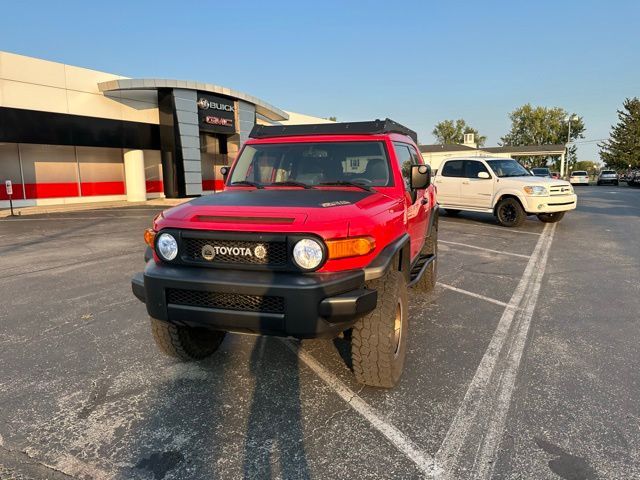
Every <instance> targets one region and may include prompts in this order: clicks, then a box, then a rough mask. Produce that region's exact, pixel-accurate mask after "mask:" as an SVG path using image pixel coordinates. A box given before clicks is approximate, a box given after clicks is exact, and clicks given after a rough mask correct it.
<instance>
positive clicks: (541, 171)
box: [531, 167, 553, 178]
mask: <svg viewBox="0 0 640 480" xmlns="http://www.w3.org/2000/svg"><path fill="white" fill-rule="evenodd" d="M531 173H533V174H534V175H535V176H536V177H548V178H553V177H552V176H551V170H549V169H548V168H546V167H545V168H542V167H540V168H532V169H531Z"/></svg>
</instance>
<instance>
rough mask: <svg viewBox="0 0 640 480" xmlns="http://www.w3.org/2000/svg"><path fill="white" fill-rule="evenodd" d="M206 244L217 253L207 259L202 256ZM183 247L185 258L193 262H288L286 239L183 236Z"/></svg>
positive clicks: (208, 248)
mask: <svg viewBox="0 0 640 480" xmlns="http://www.w3.org/2000/svg"><path fill="white" fill-rule="evenodd" d="M205 246H208V247H207V250H208V252H209V253H210V252H211V251H213V252H214V253H215V254H214V255H213V258H212V259H206V258H204V257H203V256H202V249H203V248H204V247H205ZM182 247H183V248H182V251H183V254H182V255H183V259H184V260H186V261H191V262H201V263H212V264H216V263H217V264H232V265H233V264H235V265H269V266H284V265H286V264H287V244H286V242H284V241H283V242H251V241H239V240H214V239H211V240H209V239H202V238H183V239H182ZM216 250H217V251H216Z"/></svg>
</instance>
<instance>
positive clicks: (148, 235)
mask: <svg viewBox="0 0 640 480" xmlns="http://www.w3.org/2000/svg"><path fill="white" fill-rule="evenodd" d="M155 239H156V232H154V231H153V228H147V229H146V230H145V231H144V243H146V244H147V245H149V246H150V247H151V248H153V247H154V241H155Z"/></svg>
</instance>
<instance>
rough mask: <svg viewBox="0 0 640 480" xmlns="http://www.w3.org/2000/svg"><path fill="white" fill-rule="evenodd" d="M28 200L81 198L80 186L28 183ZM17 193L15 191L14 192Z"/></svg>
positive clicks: (72, 184)
mask: <svg viewBox="0 0 640 480" xmlns="http://www.w3.org/2000/svg"><path fill="white" fill-rule="evenodd" d="M24 188H25V191H26V193H27V198H56V197H79V196H80V192H79V191H78V184H77V183H76V182H73V183H26V184H25V185H24ZM14 191H15V190H14Z"/></svg>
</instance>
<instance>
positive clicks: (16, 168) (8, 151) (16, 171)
mask: <svg viewBox="0 0 640 480" xmlns="http://www.w3.org/2000/svg"><path fill="white" fill-rule="evenodd" d="M5 180H11V183H12V185H13V195H11V198H12V199H14V200H19V199H22V198H24V195H23V189H22V175H21V174H20V156H19V155H18V144H17V143H0V182H2V183H1V184H0V200H8V199H9V196H8V195H7V191H6V189H5V188H4V182H5Z"/></svg>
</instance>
